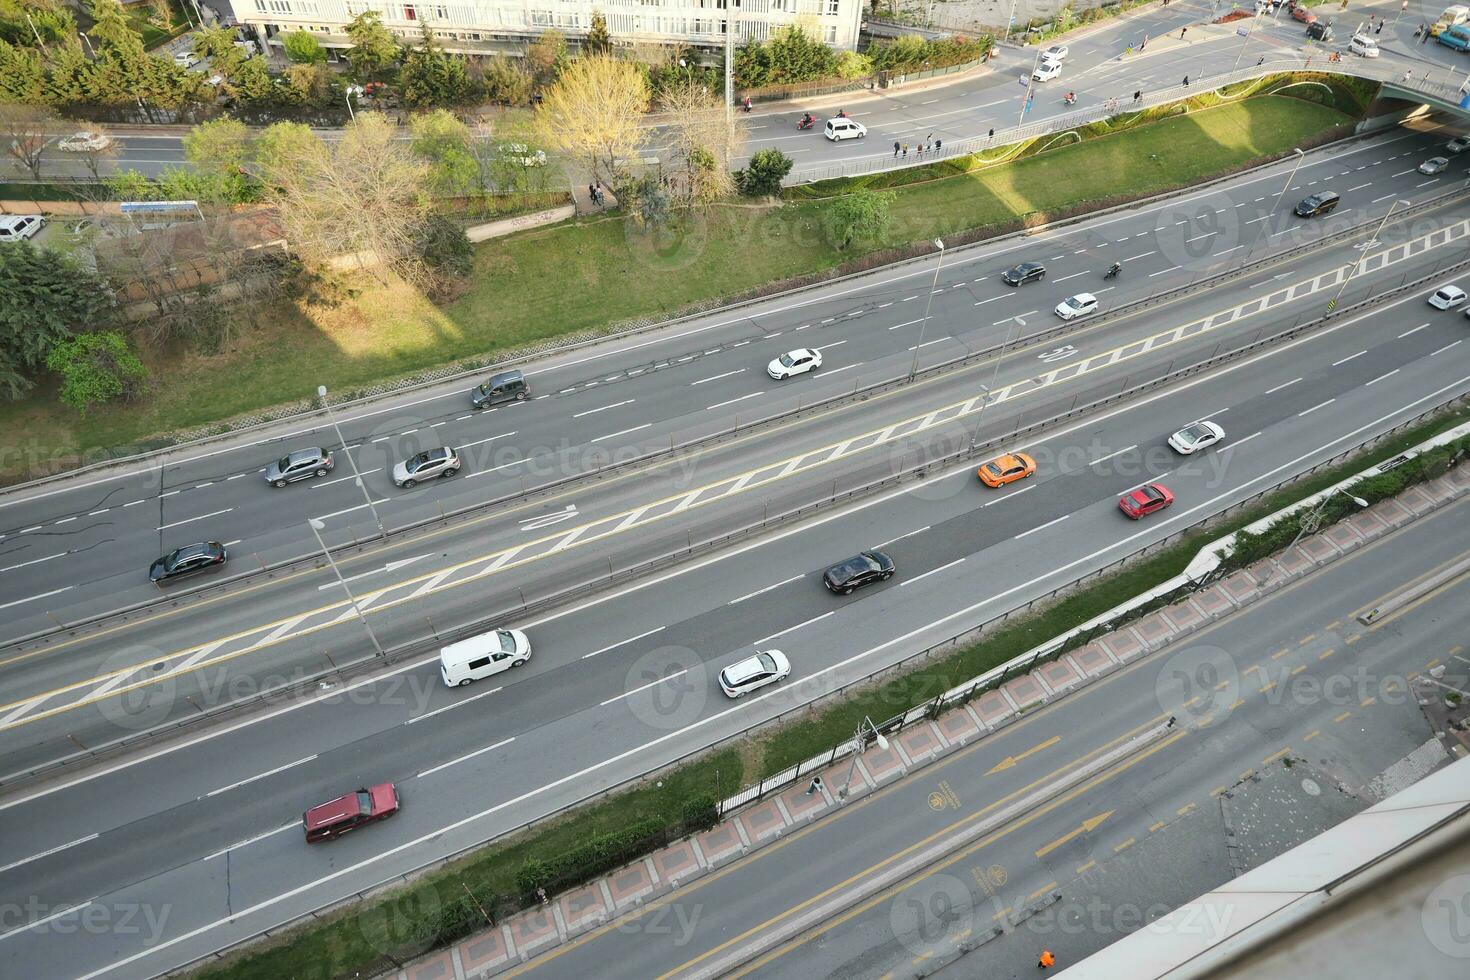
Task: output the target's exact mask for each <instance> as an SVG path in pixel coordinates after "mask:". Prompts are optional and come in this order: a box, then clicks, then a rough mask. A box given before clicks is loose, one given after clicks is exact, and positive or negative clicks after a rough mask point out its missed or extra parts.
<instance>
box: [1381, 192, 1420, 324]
mask: <svg viewBox="0 0 1470 980" xmlns="http://www.w3.org/2000/svg"><path fill="white" fill-rule="evenodd" d="M1389 196H1390V197H1392V196H1393V195H1389ZM1427 326H1429V324H1427V323H1421V324H1419V325H1418V326H1417V327H1415V328H1414V329H1413V330H1405V331H1404V332H1403V333H1401V334H1399V337H1398V339H1399V340H1403V339H1404V338H1405V337H1407V336H1408V335H1409V334H1411V333H1418V332H1419V331H1420V330H1423V329H1424V328H1425V327H1427Z"/></svg>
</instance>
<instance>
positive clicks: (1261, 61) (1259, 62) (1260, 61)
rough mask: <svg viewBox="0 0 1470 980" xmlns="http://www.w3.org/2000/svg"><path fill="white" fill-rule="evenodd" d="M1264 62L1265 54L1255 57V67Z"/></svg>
mask: <svg viewBox="0 0 1470 980" xmlns="http://www.w3.org/2000/svg"><path fill="white" fill-rule="evenodd" d="M1265 63H1266V56H1265V55H1261V56H1260V57H1259V58H1257V59H1256V67H1257V68H1259V67H1261V66H1262V65H1264V64H1265Z"/></svg>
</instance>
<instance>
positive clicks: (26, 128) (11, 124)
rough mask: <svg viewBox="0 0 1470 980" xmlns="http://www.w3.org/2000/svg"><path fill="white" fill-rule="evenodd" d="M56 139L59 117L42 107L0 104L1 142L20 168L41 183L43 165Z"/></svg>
mask: <svg viewBox="0 0 1470 980" xmlns="http://www.w3.org/2000/svg"><path fill="white" fill-rule="evenodd" d="M55 136H56V117H55V116H54V115H52V113H51V110H50V109H47V108H44V107H42V106H33V105H13V104H0V139H3V140H4V141H5V152H6V153H7V154H9V156H10V158H11V159H12V160H14V161H15V162H16V163H17V164H19V165H20V166H22V167H24V168H25V169H27V170H29V171H30V172H31V178H32V179H33V180H40V179H41V165H42V162H43V158H44V157H45V154H46V151H47V150H48V149H50V147H51V140H52V139H53V138H54V137H55Z"/></svg>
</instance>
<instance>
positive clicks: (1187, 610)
mask: <svg viewBox="0 0 1470 980" xmlns="http://www.w3.org/2000/svg"><path fill="white" fill-rule="evenodd" d="M1159 612H1160V614H1161V615H1162V616H1163V617H1164V619H1165V620H1167V621H1168V623H1169V625H1170V626H1172V627H1173V628H1174V632H1176V633H1182V632H1184V631H1185V630H1187V629H1190V628H1192V627H1194V626H1197V625H1199V624H1200V623H1203V622H1204V621H1205V617H1204V614H1203V613H1201V612H1200V611H1199V610H1198V609H1196V608H1194V606H1193V605H1192V604H1191V603H1190V602H1189V600H1188V599H1186V600H1185V601H1183V602H1178V603H1175V604H1174V605H1172V606H1167V607H1165V608H1164V609H1161V610H1159Z"/></svg>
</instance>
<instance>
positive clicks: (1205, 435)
mask: <svg viewBox="0 0 1470 980" xmlns="http://www.w3.org/2000/svg"><path fill="white" fill-rule="evenodd" d="M1224 438H1225V430H1224V429H1222V428H1220V427H1219V426H1218V425H1216V424H1215V423H1214V422H1194V423H1191V424H1190V425H1186V426H1185V427H1184V428H1182V429H1180V430H1179V431H1178V432H1176V433H1174V434H1173V435H1172V436H1170V437H1169V448H1170V449H1173V450H1174V451H1175V452H1176V453H1183V454H1184V455H1185V456H1188V455H1189V454H1190V453H1195V452H1198V451H1199V450H1201V449H1207V448H1209V447H1210V446H1213V445H1214V444H1215V443H1217V442H1219V441H1220V440H1221V439H1224Z"/></svg>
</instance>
